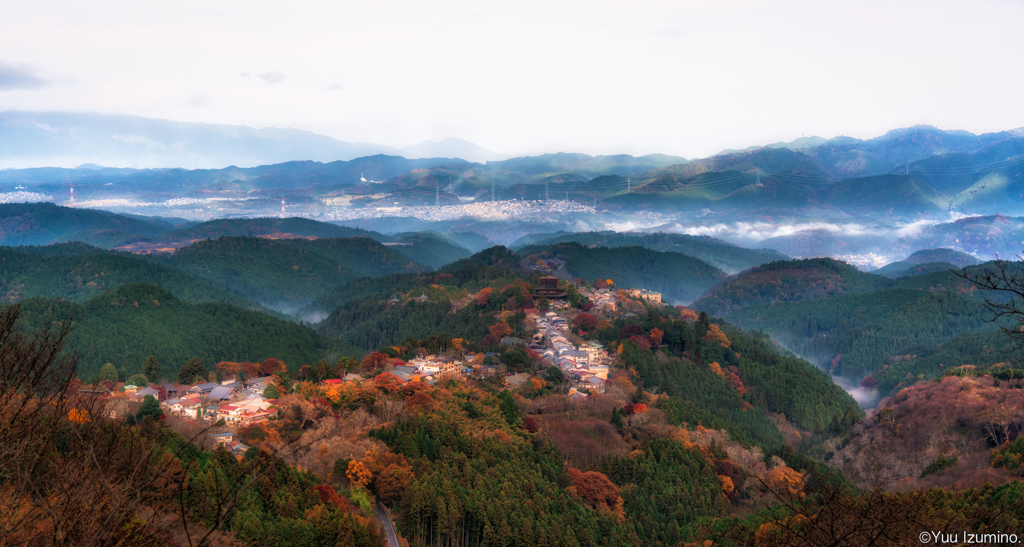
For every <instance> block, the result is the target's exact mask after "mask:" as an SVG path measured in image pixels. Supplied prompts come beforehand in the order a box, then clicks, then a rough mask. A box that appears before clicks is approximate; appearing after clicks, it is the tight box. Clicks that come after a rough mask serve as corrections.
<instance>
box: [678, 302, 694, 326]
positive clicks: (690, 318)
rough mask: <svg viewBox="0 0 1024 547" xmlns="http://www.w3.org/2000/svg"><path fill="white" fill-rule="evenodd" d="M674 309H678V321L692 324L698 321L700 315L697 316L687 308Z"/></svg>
mask: <svg viewBox="0 0 1024 547" xmlns="http://www.w3.org/2000/svg"><path fill="white" fill-rule="evenodd" d="M680 308H681V309H680ZM676 309H679V319H680V320H682V321H686V322H687V323H690V324H693V323H696V322H697V320H698V319H700V315H698V314H697V312H695V311H693V310H691V309H690V308H687V307H686V306H676Z"/></svg>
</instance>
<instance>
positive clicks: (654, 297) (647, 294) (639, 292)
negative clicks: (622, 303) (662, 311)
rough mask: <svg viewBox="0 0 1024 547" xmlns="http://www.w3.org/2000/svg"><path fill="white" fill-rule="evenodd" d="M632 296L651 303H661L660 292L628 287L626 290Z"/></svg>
mask: <svg viewBox="0 0 1024 547" xmlns="http://www.w3.org/2000/svg"><path fill="white" fill-rule="evenodd" d="M626 294H628V295H629V296H630V297H632V298H640V299H643V300H646V301H648V302H650V303H652V304H661V293H660V292H654V291H649V290H647V289H629V290H628V291H626Z"/></svg>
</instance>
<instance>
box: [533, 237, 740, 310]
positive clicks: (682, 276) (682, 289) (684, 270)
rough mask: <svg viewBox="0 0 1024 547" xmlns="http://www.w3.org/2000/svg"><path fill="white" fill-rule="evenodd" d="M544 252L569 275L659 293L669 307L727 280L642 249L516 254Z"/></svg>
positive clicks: (679, 257) (572, 246)
mask: <svg viewBox="0 0 1024 547" xmlns="http://www.w3.org/2000/svg"><path fill="white" fill-rule="evenodd" d="M542 252H547V253H549V254H550V255H552V256H555V257H559V258H562V259H563V260H565V261H566V266H565V268H566V270H567V272H568V273H569V275H571V276H573V277H579V278H581V279H587V280H594V279H598V278H600V279H611V280H612V281H614V282H615V284H616V286H618V287H622V288H625V287H635V288H642V289H647V290H650V291H656V292H660V293H661V294H662V300H664V301H665V302H668V303H689V302H693V301H694V300H696V299H697V298H698V297H700V295H701V294H703V293H704V291H706V290H708V289H709V288H710V287H712V286H713V285H715V284H716V283H718V282H720V281H722V280H723V279H725V278H726V275H725V273H723V272H722V271H721V270H719V269H718V268H715V267H714V266H710V265H708V264H706V263H705V262H702V261H701V260H699V259H696V258H693V257H692V256H687V255H684V254H680V253H674V252H657V251H652V250H650V249H645V248H643V247H615V248H610V249H609V248H607V247H596V248H593V249H591V248H588V247H584V246H583V245H580V244H579V243H559V244H557V245H552V246H545V245H531V246H529V247H524V248H522V249H520V250H519V254H520V255H521V256H523V257H528V256H530V255H536V254H539V253H542Z"/></svg>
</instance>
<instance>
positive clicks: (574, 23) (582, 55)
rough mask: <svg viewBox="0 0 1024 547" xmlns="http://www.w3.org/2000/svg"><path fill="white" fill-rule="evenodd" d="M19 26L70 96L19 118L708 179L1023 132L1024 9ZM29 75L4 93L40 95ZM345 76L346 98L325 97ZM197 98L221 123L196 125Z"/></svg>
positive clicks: (679, 11)
mask: <svg viewBox="0 0 1024 547" xmlns="http://www.w3.org/2000/svg"><path fill="white" fill-rule="evenodd" d="M11 4H15V5H12V6H5V10H4V17H3V18H2V19H0V51H6V52H10V51H17V52H19V55H24V57H22V58H19V59H18V62H22V63H28V65H25V66H28V67H30V68H31V67H34V66H40V67H45V68H46V72H45V73H46V74H59V75H61V80H60V81H61V82H64V81H65V80H64V78H65V76H64V75H67V76H66V77H67V82H68V83H67V85H64V84H63V83H62V85H59V86H58V85H51V86H46V87H36V88H35V89H32V92H31V93H25V92H13V93H5V94H4V99H5V104H4V107H5V108H11V109H19V110H77V111H103V112H118V113H125V114H135V115H142V116H153V117H161V118H169V119H177V120H183V121H203V122H212V123H237V124H243V125H250V126H257V127H263V126H292V127H299V128H304V129H312V130H316V131H318V132H322V133H326V134H329V135H331V136H334V137H337V138H340V139H342V140H347V141H356V142H378V143H381V144H387V145H392V146H398V147H401V146H405V145H407V144H409V143H414V142H421V141H423V140H427V139H430V140H435V141H436V140H440V139H441V138H444V137H448V136H458V137H462V138H465V139H468V140H470V141H473V142H476V143H478V144H480V145H482V146H484V147H485V148H488V149H492V150H502V151H505V152H507V153H509V154H513V155H520V154H525V153H537V152H551V151H558V150H565V151H580V152H587V153H591V154H594V153H634V154H643V153H650V152H663V153H669V154H677V155H682V156H686V157H701V156H707V155H710V154H713V153H715V152H718V151H719V150H722V149H725V148H744V147H746V146H749V145H752V144H763V143H768V142H776V141H780V140H785V141H789V140H792V139H793V138H797V137H799V136H800V135H801V134H807V135H820V136H824V137H832V136H836V135H839V134H844V135H850V136H854V137H861V138H865V137H873V136H877V135H880V134H882V133H884V132H885V131H887V130H889V129H892V128H894V127H902V126H908V125H913V124H915V123H931V124H933V125H936V126H939V127H942V128H945V129H966V130H969V131H973V132H984V131H994V130H1002V129H1009V128H1013V127H1019V126H1024V103H1021V102H1020V101H1019V98H1018V95H1019V92H1018V90H1019V89H1021V88H1022V87H1024V72H1022V71H1019V70H1007V67H1011V66H1015V63H1016V57H1017V52H1018V51H1019V45H1018V44H1017V41H1018V38H1017V36H1018V35H1019V29H1018V28H1017V27H1018V26H1019V22H1020V21H1021V20H1024V5H1022V4H1021V3H1020V2H1005V1H1004V0H978V1H977V2H971V3H964V2H954V1H952V0H929V1H924V0H908V1H906V2H884V1H883V0H863V1H861V2H813V1H811V0H778V1H772V2H768V1H765V0H721V1H714V2H712V1H708V0H685V1H676V2H667V1H664V0H638V1H636V2H629V3H623V2H613V1H610V0H594V1H589V2H584V1H582V0H564V1H556V2H540V1H539V0H526V1H524V2H501V3H499V2H493V3H487V2H483V3H482V2H471V1H469V0H438V1H437V2H430V3H421V2H411V1H396V0H382V1H380V2H358V3H356V2H334V3H325V2H308V1H306V2H304V1H299V2H295V3H290V4H288V5H287V6H284V5H282V4H275V3H269V2H259V1H257V2H255V3H253V4H245V5H242V4H238V5H225V4H223V3H211V2H200V1H199V0H182V1H181V2H179V3H177V4H175V7H174V9H171V8H169V7H168V6H169V5H162V4H144V3H143V4H140V3H137V2H129V1H128V0H97V1H96V2H89V3H77V4H76V3H70V4H68V3H66V2H63V1H62V0H37V1H35V2H22V3H11ZM946 36H955V37H956V39H955V40H944V39H942V37H946ZM69 52H73V53H69ZM766 60H770V61H766ZM239 67H248V68H250V71H251V67H283V69H286V71H287V79H286V80H285V79H284V77H285V74H284V73H283V72H277V71H269V72H263V73H262V74H260V77H262V78H263V81H265V82H267V83H275V85H267V86H262V85H261V86H252V85H251V82H249V81H248V80H247V78H246V77H245V76H244V75H243V74H245V73H242V74H240V73H239ZM808 67H813V68H814V69H813V70H810V69H809V68H808ZM16 68H17V70H18V71H20V72H17V71H16V72H15V73H14V75H13V76H10V75H8V77H7V78H8V79H7V80H3V78H0V82H4V81H6V82H7V83H6V86H7V87H3V85H5V84H3V83H0V88H3V89H8V90H26V89H28V87H26V86H29V87H30V86H40V85H43V84H44V83H45V82H46V81H47V79H46V78H44V77H43V76H42V75H41V73H40V72H39V71H35V72H33V71H32V70H29V71H28V72H25V71H24V70H22V68H24V67H23V66H19V67H16ZM283 69H282V70H283ZM5 74H10V72H9V71H8V72H7V73H5ZM236 74H237V75H239V77H234V75H236ZM252 74H253V75H255V74H257V72H252ZM226 75H227V76H228V77H225V76H226ZM325 75H330V76H325ZM338 75H344V80H343V81H344V82H345V84H344V85H345V91H344V97H343V98H340V97H339V95H340V94H337V93H331V91H337V90H335V89H325V88H326V87H327V86H328V85H329V84H331V83H332V82H331V81H330V80H327V81H325V77H329V78H331V79H333V78H338V77H339V76H338ZM250 77H255V76H250ZM33 78H34V79H33ZM878 82H885V85H884V86H879V85H878ZM978 82H984V85H978ZM11 86H15V87H11ZM188 88H193V89H203V90H206V92H207V93H209V94H210V95H211V96H212V97H216V98H217V104H216V106H215V107H210V108H207V109H204V110H203V111H201V112H199V111H197V110H196V109H195V108H194V107H193V106H191V105H189V104H186V103H185V102H184V101H182V100H181V97H182V93H184V92H186V91H187V89H188ZM339 103H340V104H341V106H342V107H341V108H339ZM765 105H771V108H766V107H765Z"/></svg>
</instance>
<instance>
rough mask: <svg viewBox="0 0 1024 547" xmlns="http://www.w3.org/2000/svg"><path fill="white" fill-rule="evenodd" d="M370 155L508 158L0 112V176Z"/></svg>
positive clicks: (451, 148)
mask: <svg viewBox="0 0 1024 547" xmlns="http://www.w3.org/2000/svg"><path fill="white" fill-rule="evenodd" d="M375 154H387V155H393V156H404V157H406V158H408V159H418V158H424V157H428V156H430V157H438V156H443V157H450V158H462V159H465V160H469V161H479V162H484V161H489V160H498V159H504V158H505V157H506V156H503V155H502V154H499V153H497V152H492V151H490V150H486V149H484V148H483V147H480V146H477V145H475V144H473V143H471V142H468V141H464V140H461V139H455V138H447V139H444V140H442V141H440V142H433V141H423V142H421V143H419V144H414V145H410V146H406V147H405V148H402V149H397V148H392V147H389V146H382V145H378V144H369V143H350V142H344V141H339V140H337V139H334V138H331V137H328V136H325V135H319V134H316V133H313V132H310V131H302V130H298V129H287V128H265V129H253V128H251V127H246V126H242V125H222V124H206V123H194V122H176V121H170V120H158V119H152V118H143V117H139V116H122V115H107V114H93V113H71V112H3V113H0V169H3V168H19V169H20V168H29V167H74V166H79V165H83V164H85V166H86V167H90V165H89V164H92V166H95V165H105V166H115V167H136V168H152V167H181V168H186V169H209V168H221V167H226V166H229V165H236V166H241V167H254V166H258V165H269V164H273V163H282V162H288V161H296V160H312V161H320V162H331V161H338V160H351V159H354V158H358V157H363V156H372V155H375Z"/></svg>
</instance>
